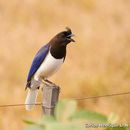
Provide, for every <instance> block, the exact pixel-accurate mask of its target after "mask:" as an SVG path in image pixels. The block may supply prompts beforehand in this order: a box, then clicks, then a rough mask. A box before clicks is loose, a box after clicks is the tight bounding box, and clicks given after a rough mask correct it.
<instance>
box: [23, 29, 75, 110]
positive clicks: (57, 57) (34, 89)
mask: <svg viewBox="0 0 130 130" xmlns="http://www.w3.org/2000/svg"><path fill="white" fill-rule="evenodd" d="M73 36H74V34H73V33H72V31H71V29H70V28H69V27H66V30H65V31H62V32H60V33H58V34H56V35H55V36H54V37H53V38H52V39H51V40H50V41H49V42H48V43H47V44H45V45H44V46H42V47H41V48H40V49H39V51H38V52H37V53H36V55H35V57H34V59H33V61H32V65H31V67H30V70H29V73H28V76H27V84H26V87H25V90H26V89H27V88H28V93H27V96H26V100H25V109H26V110H28V111H30V110H31V109H32V108H33V107H34V105H35V103H36V99H37V95H38V90H39V84H40V83H41V82H42V81H44V82H45V83H49V84H54V83H53V82H51V81H50V80H48V78H49V77H51V76H52V75H53V74H54V73H55V72H57V71H58V70H59V68H60V67H61V65H62V64H63V63H64V61H65V58H66V52H67V45H68V44H69V43H73V42H75V40H74V39H73V38H72V37H73ZM34 81H35V82H34Z"/></svg>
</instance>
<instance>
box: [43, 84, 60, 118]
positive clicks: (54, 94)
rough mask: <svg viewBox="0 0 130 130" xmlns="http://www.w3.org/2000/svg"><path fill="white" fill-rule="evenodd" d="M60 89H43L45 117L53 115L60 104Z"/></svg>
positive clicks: (54, 87) (49, 86)
mask: <svg viewBox="0 0 130 130" xmlns="http://www.w3.org/2000/svg"><path fill="white" fill-rule="evenodd" d="M59 92H60V87H58V86H56V85H45V86H44V87H43V100H42V110H43V113H44V114H45V115H53V116H54V109H55V106H56V104H57V102H58V97H59Z"/></svg>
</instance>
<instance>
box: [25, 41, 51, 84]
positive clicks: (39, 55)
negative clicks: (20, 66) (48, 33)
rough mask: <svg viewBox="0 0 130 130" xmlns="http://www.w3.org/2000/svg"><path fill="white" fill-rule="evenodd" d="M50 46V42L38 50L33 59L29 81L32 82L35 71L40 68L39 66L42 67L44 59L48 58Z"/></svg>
mask: <svg viewBox="0 0 130 130" xmlns="http://www.w3.org/2000/svg"><path fill="white" fill-rule="evenodd" d="M49 46H50V44H46V45H44V46H43V47H42V48H41V49H40V50H39V51H38V52H37V54H36V56H35V57H34V59H33V62H32V65H31V68H30V71H29V74H28V78H27V82H30V80H31V78H32V77H33V75H34V74H35V72H36V71H37V70H38V68H39V67H40V65H41V64H42V62H43V61H44V59H45V58H46V55H47V54H48V52H49Z"/></svg>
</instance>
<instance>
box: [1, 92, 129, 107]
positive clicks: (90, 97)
mask: <svg viewBox="0 0 130 130" xmlns="http://www.w3.org/2000/svg"><path fill="white" fill-rule="evenodd" d="M128 94H130V92H122V93H113V94H106V95H100V96H89V97H81V98H75V97H73V98H70V99H73V100H80V101H82V100H89V99H96V98H105V97H114V96H122V95H128ZM25 105H37V106H39V105H42V103H41V102H38V103H35V104H24V103H19V104H5V105H0V108H2V107H18V106H25Z"/></svg>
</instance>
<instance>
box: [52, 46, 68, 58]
mask: <svg viewBox="0 0 130 130" xmlns="http://www.w3.org/2000/svg"><path fill="white" fill-rule="evenodd" d="M50 53H51V55H52V56H53V57H54V58H56V59H62V58H65V56H66V46H56V45H55V46H54V45H52V46H51V48H50Z"/></svg>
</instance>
